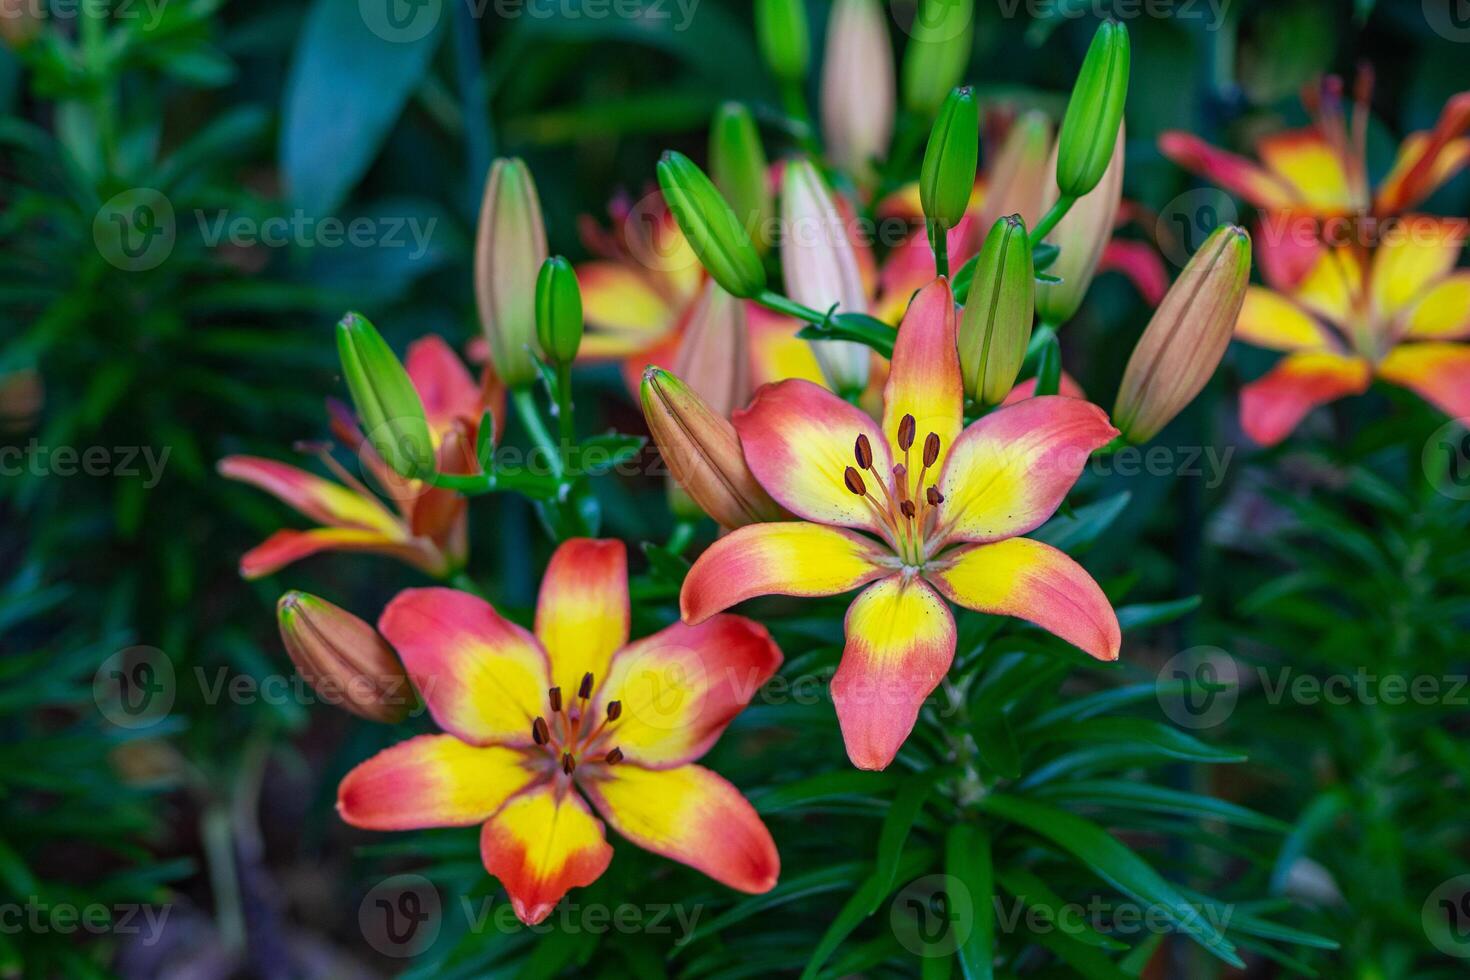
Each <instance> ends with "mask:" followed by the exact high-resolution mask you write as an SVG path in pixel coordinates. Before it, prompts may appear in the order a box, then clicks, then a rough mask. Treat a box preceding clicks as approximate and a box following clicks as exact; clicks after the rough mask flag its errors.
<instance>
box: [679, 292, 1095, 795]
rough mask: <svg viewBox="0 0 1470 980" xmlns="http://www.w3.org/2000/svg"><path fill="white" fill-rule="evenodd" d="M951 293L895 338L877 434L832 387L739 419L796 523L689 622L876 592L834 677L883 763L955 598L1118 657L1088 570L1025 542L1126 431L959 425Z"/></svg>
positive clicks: (698, 602)
mask: <svg viewBox="0 0 1470 980" xmlns="http://www.w3.org/2000/svg"><path fill="white" fill-rule="evenodd" d="M963 400H964V392H963V387H962V384H961V380H960V363H959V354H958V352H957V350H956V347H955V306H954V299H953V296H952V294H951V292H950V288H949V283H948V282H947V281H945V280H943V279H939V280H935V281H933V282H931V283H930V284H929V285H928V286H926V287H925V288H924V289H923V290H922V291H920V293H919V294H918V296H916V297H915V298H914V301H913V303H912V304H911V305H910V307H909V310H908V313H907V314H906V315H905V316H904V319H903V323H902V324H901V326H900V327H899V330H898V337H897V342H896V344H895V347H894V351H893V361H892V369H891V370H890V372H889V375H888V382H887V385H886V387H885V389H884V408H883V421H882V424H881V426H880V425H879V424H878V423H876V422H875V421H874V420H873V419H872V418H870V417H868V416H867V415H866V414H864V413H863V412H862V411H860V410H859V409H857V408H855V407H854V406H852V405H850V404H848V403H847V402H844V401H843V400H841V399H840V398H838V397H836V396H835V395H833V394H831V393H830V392H828V391H826V390H825V389H823V388H819V387H817V386H816V385H812V384H808V383H806V382H803V381H786V382H781V383H779V384H775V385H769V386H767V387H766V388H764V389H762V390H761V391H760V392H758V393H757V394H756V397H755V400H754V401H753V402H752V403H751V406H750V408H749V409H747V410H746V411H744V412H740V413H737V414H736V416H735V419H734V424H735V428H736V430H737V431H738V432H739V435H740V442H741V446H742V448H743V449H744V452H745V457H746V461H747V462H748V463H749V464H750V469H751V471H752V472H753V473H754V474H755V477H756V479H757V480H759V481H760V483H761V485H762V486H763V487H765V489H766V490H767V492H769V493H770V495H771V496H772V497H774V498H775V499H776V501H777V502H778V503H780V504H782V505H783V506H784V507H786V508H787V509H788V510H790V511H791V512H792V513H794V514H796V515H798V516H799V517H802V518H804V519H805V520H804V521H800V522H784V523H773V524H751V525H747V526H746V527H742V528H738V529H736V530H735V531H733V532H731V533H730V534H728V535H726V536H725V537H723V538H721V539H720V540H718V541H716V542H715V543H714V544H713V545H712V546H711V547H710V548H709V550H707V551H706V552H705V553H704V554H703V555H701V556H700V557H699V559H698V560H697V561H696V562H695V563H694V567H693V568H692V569H690V571H689V575H688V577H687V578H686V579H685V580H684V587H683V591H682V593H681V595H680V597H679V602H680V608H681V611H682V613H683V617H684V620H685V621H686V622H689V623H702V622H704V621H705V620H707V619H708V618H709V617H710V616H711V615H713V614H715V613H717V612H719V611H720V610H723V609H725V608H727V607H729V606H732V605H734V604H735V603H737V602H741V601H743V600H745V599H749V598H752V597H754V596H760V595H773V594H779V595H792V596H830V595H839V594H841V593H844V592H849V591H851V590H853V589H857V588H861V587H864V586H865V587H866V588H864V589H863V592H862V593H861V594H860V595H858V597H857V598H856V599H855V600H854V601H853V603H852V605H851V607H849V609H848V611H847V619H846V633H847V644H846V649H845V650H844V651H843V655H842V663H841V666H840V667H839V668H838V670H837V673H836V675H835V676H834V677H833V678H832V698H833V701H834V702H835V704H836V707H837V717H838V721H839V723H840V724H841V726H842V734H843V738H844V740H845V742H846V744H847V753H848V756H849V758H851V759H852V761H853V763H854V764H855V765H857V766H859V767H861V768H863V769H882V768H884V767H885V766H887V765H888V764H889V763H890V762H891V761H892V760H893V757H894V756H895V755H896V754H897V752H898V749H899V747H900V746H901V745H902V744H903V742H904V739H906V738H907V737H908V734H909V732H910V731H911V730H912V728H913V726H914V722H915V720H916V719H917V717H918V713H919V709H920V707H921V706H922V704H923V701H924V699H925V698H926V697H928V696H929V694H930V693H931V692H932V691H933V690H934V688H935V687H936V686H938V684H939V682H940V680H942V679H943V677H944V675H945V672H946V671H947V670H948V669H949V665H950V661H951V660H952V659H953V658H954V650H955V641H956V639H955V623H954V617H953V615H952V614H951V613H950V611H949V607H948V606H947V605H946V604H945V599H949V600H951V601H953V602H955V603H957V604H959V605H961V606H965V607H967V608H970V609H977V610H980V611H981V612H986V613H994V614H998V615H1009V616H1016V617H1019V618H1021V619H1025V620H1028V621H1030V622H1032V623H1035V624H1036V625H1038V626H1040V627H1042V628H1043V629H1046V630H1049V631H1050V632H1052V633H1054V634H1056V635H1057V636H1060V637H1061V638H1063V639H1065V640H1067V641H1068V642H1070V643H1073V644H1075V645H1076V646H1078V647H1080V648H1081V649H1083V650H1085V651H1086V652H1087V653H1089V654H1091V655H1092V656H1094V657H1097V658H1098V659H1101V660H1114V659H1116V658H1117V656H1118V648H1119V645H1120V643H1121V637H1120V631H1119V627H1118V619H1117V616H1116V615H1115V614H1114V612H1113V609H1112V607H1111V605H1109V603H1108V600H1107V597H1106V596H1104V595H1103V592H1102V589H1101V588H1099V587H1098V585H1097V583H1096V582H1094V581H1093V579H1092V577H1091V576H1089V575H1088V574H1087V572H1086V571H1084V570H1083V568H1082V566H1080V565H1078V564H1077V563H1076V562H1075V561H1073V560H1072V559H1071V558H1069V557H1068V556H1067V555H1065V554H1063V553H1062V552H1061V551H1058V550H1057V549H1055V548H1053V547H1051V546H1049V545H1046V544H1043V543H1041V542H1039V541H1033V540H1030V539H1027V538H1023V537H1020V535H1023V534H1025V533H1026V532H1028V531H1031V530H1034V529H1035V528H1037V527H1039V526H1041V524H1042V523H1044V522H1045V521H1046V519H1047V518H1048V517H1050V516H1051V514H1052V513H1053V512H1054V511H1055V510H1056V509H1057V507H1058V506H1059V505H1060V504H1061V502H1062V499H1063V498H1064V497H1065V496H1066V493H1067V491H1068V490H1069V489H1070V488H1071V487H1072V485H1073V484H1074V483H1075V482H1076V481H1077V477H1078V476H1079V475H1080V474H1081V472H1082V467H1083V465H1084V464H1085V463H1086V461H1087V458H1088V456H1089V455H1090V454H1091V452H1092V451H1093V450H1095V449H1097V448H1098V447H1100V446H1102V445H1105V444H1106V443H1107V442H1109V441H1110V440H1111V439H1112V438H1113V437H1114V436H1116V435H1117V430H1116V429H1114V428H1113V427H1112V425H1111V424H1109V422H1108V419H1107V416H1106V415H1105V414H1104V413H1103V411H1102V410H1101V409H1099V408H1098V407H1097V406H1095V405H1091V404H1089V403H1087V402H1084V401H1080V400H1078V399H1075V398H1065V397H1061V396H1057V395H1052V396H1043V397H1039V398H1029V399H1026V400H1024V401H1020V402H1017V403H1016V404H1014V405H1010V406H1007V407H1005V408H1001V409H998V410H997V411H995V412H992V413H991V414H989V415H987V416H985V417H984V418H982V419H980V420H979V421H977V422H975V423H973V424H972V425H970V426H969V427H968V428H965V427H964V417H963Z"/></svg>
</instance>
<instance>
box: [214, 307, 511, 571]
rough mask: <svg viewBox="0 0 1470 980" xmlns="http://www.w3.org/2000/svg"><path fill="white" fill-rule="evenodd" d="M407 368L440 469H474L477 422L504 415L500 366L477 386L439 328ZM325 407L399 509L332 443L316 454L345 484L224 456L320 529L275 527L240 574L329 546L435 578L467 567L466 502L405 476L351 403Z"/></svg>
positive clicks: (228, 471)
mask: <svg viewBox="0 0 1470 980" xmlns="http://www.w3.org/2000/svg"><path fill="white" fill-rule="evenodd" d="M404 367H405V369H406V370H407V371H408V375H409V377H410V379H412V381H413V385H414V388H415V389H416V390H417V391H418V393H419V398H420V400H421V401H422V402H423V405H424V413H425V416H426V417H427V419H428V422H429V431H430V434H431V435H432V437H433V440H434V447H435V453H436V455H437V457H438V460H439V463H438V465H439V470H440V472H443V473H471V472H475V471H477V469H478V464H477V463H476V462H475V453H474V446H475V440H476V437H477V435H478V432H479V426H480V420H481V418H482V417H483V415H484V412H485V410H486V409H487V408H489V409H491V410H492V411H493V412H494V415H495V417H496V418H497V419H501V418H503V417H504V415H505V412H504V405H505V392H504V390H503V389H502V388H501V386H500V384H499V382H498V381H497V380H496V379H495V377H494V374H493V372H491V371H490V370H489V369H488V368H487V370H486V373H485V377H484V380H483V381H482V382H481V383H480V384H476V383H475V381H474V379H473V378H472V377H471V376H470V373H469V371H468V370H467V369H466V368H465V366H464V364H463V363H462V362H461V361H460V359H459V357H458V356H457V355H456V354H455V353H454V351H453V350H452V349H450V347H449V345H448V344H447V343H445V342H444V340H443V339H442V338H440V337H438V336H435V335H433V334H430V335H428V336H426V337H423V338H420V339H419V340H417V341H415V342H414V343H413V344H411V345H410V346H409V348H408V357H407V359H406V361H405V364H404ZM328 411H329V412H330V414H331V417H332V430H333V432H334V433H335V434H336V436H337V438H338V439H339V440H340V441H341V442H342V443H343V444H344V445H345V446H346V448H348V449H350V450H352V451H353V452H355V453H356V454H357V458H358V460H359V462H360V463H361V465H362V466H363V468H364V469H365V470H366V471H367V472H368V473H370V474H371V475H372V477H373V480H374V482H375V483H376V484H377V485H378V486H379V487H380V488H381V489H382V491H383V494H384V495H386V496H387V497H388V498H389V499H390V500H391V501H392V506H391V507H390V506H389V505H388V504H387V503H384V501H383V499H382V498H381V497H380V496H379V495H378V494H375V493H373V492H372V491H371V490H369V489H368V487H367V486H366V485H365V484H364V483H363V482H362V481H361V480H358V479H357V478H356V477H354V476H353V475H352V474H351V473H349V472H347V470H346V469H344V468H343V467H342V466H341V465H340V464H339V463H337V461H336V460H334V459H333V458H332V457H331V454H330V452H329V450H330V447H329V446H316V447H315V450H316V452H317V455H318V456H319V457H320V459H321V460H322V462H323V464H324V465H326V467H327V468H328V469H329V470H331V471H332V473H333V474H334V475H335V476H336V477H337V480H338V481H340V482H334V481H332V480H328V479H325V478H324V477H320V476H317V475H316V474H314V473H309V472H307V471H306V470H303V469H300V468H298V467H295V466H291V465H289V464H287V463H281V462H278V461H276V460H273V459H265V458H262V457H259V456H227V457H225V458H224V459H222V460H220V461H219V465H218V469H219V472H220V475H222V476H225V477H228V478H229V479H232V480H239V481H241V482H242V483H249V484H251V485H253V486H256V487H259V488H260V489H262V490H264V491H265V492H266V493H269V494H271V495H272V496H274V497H276V498H278V499H279V500H281V501H282V502H283V503H285V504H287V505H288V506H290V507H291V508H293V509H294V510H296V511H297V512H299V513H301V514H302V515H303V516H305V517H308V518H310V519H311V520H313V521H315V522H316V523H317V524H318V525H319V526H318V527H314V528H311V529H310V530H305V531H301V530H293V529H282V530H280V531H277V532H276V533H275V534H273V535H271V536H270V537H269V538H267V539H266V540H265V541H264V542H263V543H262V544H260V545H258V546H256V547H254V548H252V549H251V550H250V551H248V552H246V553H245V555H244V556H243V557H242V558H241V559H240V574H241V575H242V576H244V577H245V578H248V579H253V578H260V577H261V576H264V575H270V574H272V573H273V572H276V571H277V570H279V569H281V568H283V567H284V566H286V565H289V564H291V563H292V562H295V561H299V560H300V559H302V558H306V557H309V556H311V555H314V554H317V553H319V552H323V551H357V552H371V553H375V554H383V555H388V556H390V557H393V558H397V559H399V560H400V561H403V562H406V563H408V564H410V565H412V566H414V567H415V568H418V569H420V570H422V571H424V572H426V573H427V574H429V575H434V576H438V577H442V576H444V575H447V574H449V573H450V572H452V571H453V570H454V569H456V568H459V567H461V566H462V565H463V564H464V561H465V557H466V556H465V552H466V548H467V538H466V520H467V518H466V503H467V502H466V500H465V498H464V497H462V496H460V495H459V494H457V493H454V492H453V491H449V490H442V489H439V488H436V487H431V486H429V485H428V484H426V483H424V482H422V481H419V480H406V479H404V478H403V477H400V476H398V475H397V474H396V473H394V472H393V471H392V469H390V468H389V467H388V465H387V464H386V463H384V462H383V460H382V458H381V457H380V456H379V455H378V453H377V452H376V451H375V450H374V449H373V448H372V445H371V444H370V443H369V442H367V441H366V440H365V439H364V438H363V435H362V433H361V432H360V431H359V429H358V426H357V422H356V419H355V418H354V417H353V414H352V411H351V410H350V409H349V408H347V407H346V406H345V405H342V404H341V403H340V402H335V401H329V402H328ZM497 424H498V423H497Z"/></svg>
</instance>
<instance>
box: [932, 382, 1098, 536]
mask: <svg viewBox="0 0 1470 980" xmlns="http://www.w3.org/2000/svg"><path fill="white" fill-rule="evenodd" d="M1117 434H1118V430H1117V429H1115V428H1113V426H1112V424H1111V423H1109V422H1108V416H1107V414H1106V413H1105V412H1103V410H1102V409H1100V408H1098V407H1097V406H1096V405H1093V404H1092V403H1090V402H1085V401H1081V400H1079V399H1076V398H1064V397H1062V396H1061V395H1043V396H1042V397H1040V398H1028V399H1026V400H1025V401H1020V402H1016V403H1015V404H1013V405H1008V406H1006V407H1004V408H1001V409H997V410H996V411H994V412H992V413H990V414H989V415H987V416H985V417H984V418H982V419H980V420H979V421H978V422H976V423H974V424H973V425H971V426H970V427H969V428H968V429H966V430H965V431H964V433H963V434H962V435H961V436H960V438H959V440H958V441H957V442H956V443H955V446H954V450H953V451H952V452H951V453H950V456H949V462H948V463H946V464H945V467H944V472H943V473H942V474H941V475H940V477H939V492H940V493H941V494H943V495H944V502H943V503H941V504H940V505H939V523H940V526H941V527H944V526H948V527H949V536H950V537H951V538H952V539H958V540H961V541H974V542H983V541H998V540H1000V539H1001V538H1009V537H1013V536H1015V535H1017V534H1025V533H1026V532H1027V531H1031V530H1034V529H1035V528H1037V527H1040V526H1041V524H1042V523H1043V522H1045V521H1046V519H1047V518H1048V517H1050V516H1051V515H1052V512H1054V511H1055V510H1056V509H1057V507H1059V506H1060V505H1061V503H1062V499H1063V498H1064V497H1066V495H1067V491H1068V490H1070V489H1072V484H1074V483H1076V482H1077V478H1078V477H1079V476H1081V475H1082V468H1083V467H1084V466H1085V465H1087V458H1088V456H1090V455H1091V454H1092V452H1093V450H1095V449H1097V448H1099V447H1101V446H1105V445H1107V444H1108V443H1109V442H1111V441H1112V440H1113V438H1114V437H1115V436H1117Z"/></svg>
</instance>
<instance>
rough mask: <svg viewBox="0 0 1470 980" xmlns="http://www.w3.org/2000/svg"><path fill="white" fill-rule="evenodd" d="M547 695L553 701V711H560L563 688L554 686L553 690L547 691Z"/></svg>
mask: <svg viewBox="0 0 1470 980" xmlns="http://www.w3.org/2000/svg"><path fill="white" fill-rule="evenodd" d="M546 696H547V698H549V699H550V701H551V710H552V711H560V710H561V688H559V687H553V688H552V689H551V690H549V691H547V692H546Z"/></svg>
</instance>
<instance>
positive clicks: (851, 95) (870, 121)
mask: <svg viewBox="0 0 1470 980" xmlns="http://www.w3.org/2000/svg"><path fill="white" fill-rule="evenodd" d="M895 99H896V95H895V92H894V81H893V46H892V45H891V44H890V43H889V40H888V16H887V13H886V12H885V11H884V9H883V4H882V3H880V2H879V0H836V3H834V4H833V5H832V15H831V17H830V19H829V20H828V21H827V53H826V57H825V58H823V60H822V135H823V136H824V137H825V138H826V143H827V151H828V153H829V155H830V157H831V159H832V162H833V163H836V164H837V165H838V166H840V167H841V168H842V169H843V170H845V171H847V172H848V173H849V174H851V175H853V176H854V177H856V178H857V179H858V180H860V181H862V182H864V183H866V182H868V181H869V180H870V179H871V178H872V177H873V161H874V160H881V159H883V157H885V156H886V155H887V153H888V142H889V140H890V139H891V138H892V137H893V116H894V102H895Z"/></svg>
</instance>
